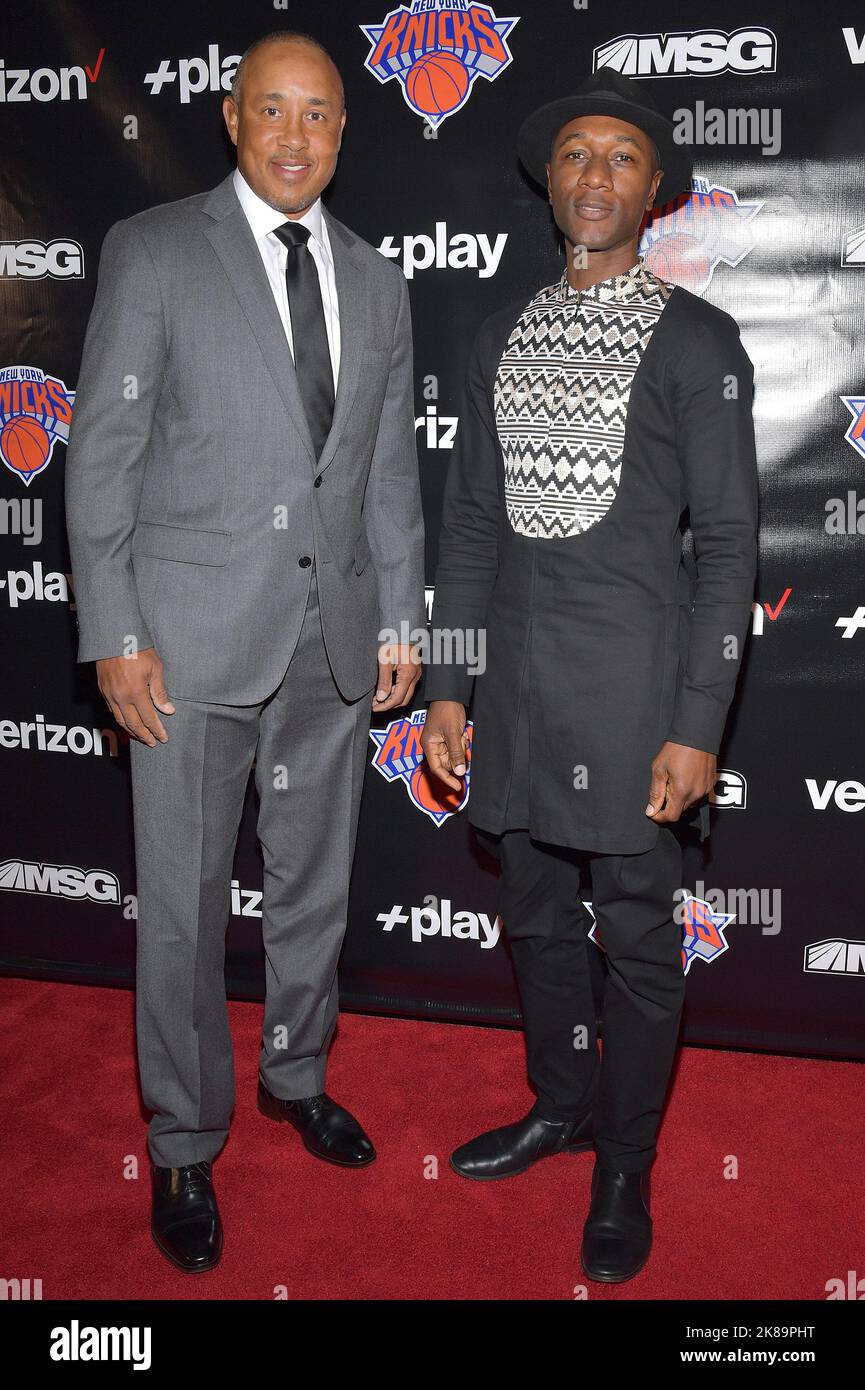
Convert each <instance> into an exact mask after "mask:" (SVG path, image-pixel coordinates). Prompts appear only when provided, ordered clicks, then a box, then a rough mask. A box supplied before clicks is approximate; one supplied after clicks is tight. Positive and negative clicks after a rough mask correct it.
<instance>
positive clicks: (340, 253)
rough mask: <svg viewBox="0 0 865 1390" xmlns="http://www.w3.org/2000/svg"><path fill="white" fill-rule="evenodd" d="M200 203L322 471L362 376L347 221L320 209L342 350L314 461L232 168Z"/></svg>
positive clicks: (358, 304)
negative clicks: (318, 455)
mask: <svg viewBox="0 0 865 1390" xmlns="http://www.w3.org/2000/svg"><path fill="white" fill-rule="evenodd" d="M203 209H204V211H205V212H206V213H207V214H208V215H209V216H210V217H211V218H213V219H214V220H213V222H212V224H211V225H210V226H209V227H207V228H206V229H205V235H206V236H207V238H208V240H209V241H210V243H211V245H212V246H213V249H214V251H215V252H216V254H217V256H218V257H219V259H220V261H221V262H222V267H223V269H224V271H225V273H226V275H227V276H228V278H229V280H230V282H231V285H232V288H233V289H234V292H235V294H236V295H237V298H238V300H239V302H240V306H241V308H242V309H243V312H244V313H245V315H246V317H247V319H248V321H249V325H250V327H251V329H252V331H253V333H254V334H255V337H256V339H257V341H258V345H259V347H260V348H261V353H262V356H263V357H264V360H265V363H266V365H267V369H268V371H269V372H270V374H271V376H272V377H273V381H274V384H275V386H276V389H277V390H278V391H279V394H280V396H281V397H282V400H283V402H284V404H285V407H286V409H287V410H288V412H289V414H290V415H291V418H292V420H293V421H294V423H295V426H296V427H297V431H298V434H299V435H300V438H301V440H302V441H303V444H304V447H305V448H306V450H307V453H308V454H309V457H310V461H311V462H312V464H313V466H314V470H315V472H319V473H320V472H322V471H323V470H324V469H325V468H326V467H327V465H328V464H329V463H330V462H331V460H332V459H333V456H334V454H335V452H336V449H337V445H338V444H339V440H340V437H341V435H342V432H343V429H344V428H345V423H346V421H347V419H348V416H349V410H350V407H351V403H352V401H353V399H354V396H355V393H356V391H357V383H358V379H359V376H360V367H361V359H362V355H363V343H364V338H365V322H366V315H365V304H364V295H363V287H364V281H363V275H362V274H361V268H360V263H359V261H358V259H357V258H356V256H355V254H354V252H353V249H352V248H353V243H354V237H353V236H352V235H351V233H350V232H349V230H348V228H347V227H344V226H343V224H342V223H341V222H338V221H337V220H336V218H334V217H331V215H330V213H328V212H327V211H326V209H324V208H323V209H322V212H323V215H324V217H325V218H326V220H327V229H328V235H329V239H330V248H331V254H332V255H333V264H334V279H335V281H336V293H337V299H338V301H339V329H340V353H339V374H338V377H337V388H336V395H335V398H334V408H333V421H332V423H331V428H330V433H329V434H328V437H327V439H326V441H325V444H324V448H323V449H322V454H321V459H320V460H319V461H318V463H317V464H316V459H315V454H314V451H313V444H312V436H311V435H310V432H309V425H308V423H307V419H306V411H305V410H304V406H303V400H302V398H301V395H300V391H299V389H298V385H297V374H296V372H295V369H294V360H293V358H292V355H291V350H290V348H289V346H288V340H287V338H286V336H285V330H284V329H283V326H282V320H281V319H280V317H279V311H278V309H277V307H276V304H275V302H274V298H273V294H272V292H271V288H270V282H269V280H268V278H267V272H266V271H265V269H264V266H263V264H262V260H261V255H260V253H259V250H258V246H257V245H256V241H255V237H254V236H253V234H252V229H251V227H250V225H249V223H248V221H247V220H246V215H245V213H244V211H243V208H242V207H241V206H240V203H239V201H238V198H237V194H236V193H235V191H234V184H233V175H232V174H229V175H228V176H227V178H225V179H223V181H222V183H220V184H218V185H217V186H216V188H214V189H213V190H212V191H211V193H210V195H209V196H208V198H207V199H206V200H205V202H204V204H203Z"/></svg>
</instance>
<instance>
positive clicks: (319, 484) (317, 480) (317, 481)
mask: <svg viewBox="0 0 865 1390" xmlns="http://www.w3.org/2000/svg"><path fill="white" fill-rule="evenodd" d="M313 487H321V474H319V476H318V477H317V478H316V480H315V482H314V483H313Z"/></svg>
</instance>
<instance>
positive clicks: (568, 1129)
mask: <svg viewBox="0 0 865 1390" xmlns="http://www.w3.org/2000/svg"><path fill="white" fill-rule="evenodd" d="M591 1148H592V1115H591V1111H589V1113H588V1114H587V1115H584V1116H582V1118H581V1119H579V1120H564V1121H562V1123H561V1124H559V1123H556V1121H554V1120H541V1119H539V1118H538V1116H537V1115H533V1114H531V1113H529V1114H528V1115H526V1117H525V1119H523V1120H517V1122H516V1124H512V1125H504V1126H502V1128H501V1129H490V1130H487V1132H486V1133H485V1134H479V1135H478V1137H477V1139H471V1140H470V1141H469V1143H468V1144H463V1145H461V1147H460V1148H458V1149H455V1150H454V1152H453V1153H452V1154H451V1157H450V1165H451V1167H452V1168H453V1170H454V1172H455V1173H459V1175H460V1177H463V1178H475V1179H477V1180H478V1181H481V1182H483V1181H489V1180H491V1179H493V1178H513V1177H516V1175H517V1173H524V1172H525V1171H526V1169H527V1168H531V1166H532V1164H533V1163H537V1161H538V1159H539V1158H547V1157H548V1156H549V1155H550V1154H558V1153H581V1152H582V1151H583V1150H584V1149H591Z"/></svg>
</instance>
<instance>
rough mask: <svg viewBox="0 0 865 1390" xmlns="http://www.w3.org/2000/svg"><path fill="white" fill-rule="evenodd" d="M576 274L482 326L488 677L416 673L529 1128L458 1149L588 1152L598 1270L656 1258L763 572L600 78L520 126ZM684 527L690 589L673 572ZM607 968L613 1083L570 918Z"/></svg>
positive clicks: (525, 1161)
mask: <svg viewBox="0 0 865 1390" xmlns="http://www.w3.org/2000/svg"><path fill="white" fill-rule="evenodd" d="M518 151H519V156H520V159H521V160H522V162H523V164H524V165H525V167H526V169H527V170H528V172H529V173H530V174H531V175H532V177H533V178H534V179H536V180H537V181H538V183H540V184H543V185H544V186H545V187H546V188H547V192H548V197H549V201H550V204H551V206H552V210H553V216H554V218H555V221H556V223H557V225H558V227H559V229H560V230H561V232H562V234H563V237H564V240H565V249H566V254H567V265H566V267H565V270H564V272H563V274H562V276H561V279H560V280H559V281H558V282H557V283H556V284H554V285H549V286H546V287H545V288H543V289H541V290H539V291H538V293H537V294H536V295H535V296H534V297H533V298H532V299H531V300H530V302H529V303H528V304H526V303H525V300H524V299H523V300H519V301H517V302H515V303H512V304H509V305H508V306H507V307H506V308H504V309H502V310H501V311H499V312H497V313H494V314H493V315H491V316H490V317H489V318H488V319H486V320H485V322H484V323H483V324H482V325H481V328H480V330H479V332H478V334H477V337H476V340H475V343H474V347H473V350H472V353H471V357H470V362H469V368H468V375H467V384H466V393H465V400H464V406H463V411H462V415H461V418H460V432H459V439H458V445H457V449H456V451H455V453H454V457H453V461H452V463H451V467H450V472H449V476H448V481H447V487H446V491H445V499H444V512H443V522H442V531H441V538H440V545H439V565H438V571H437V574H436V580H435V602H434V608H433V615H432V622H433V625H434V627H436V628H441V629H457V630H460V629H462V630H465V629H472V628H485V629H486V653H487V658H486V669H485V671H484V673H483V674H478V675H477V676H476V678H473V675H472V673H471V671H470V670H469V668H467V667H466V666H459V665H444V664H439V665H435V666H430V667H428V669H427V676H426V686H425V695H426V698H427V699H428V700H430V701H431V703H430V707H429V710H428V713H427V719H426V726H425V731H424V734H423V740H422V742H423V747H424V752H425V754H426V758H427V761H428V763H429V766H430V768H431V769H432V771H433V772H434V773H435V774H436V775H438V776H439V777H440V778H441V779H442V781H443V782H445V783H446V784H447V785H448V786H450V787H452V788H454V789H461V781H460V779H461V778H462V777H463V776H464V775H465V773H466V762H467V739H466V735H465V726H466V705H467V704H468V703H469V702H470V700H472V697H473V706H472V715H473V726H474V727H473V745H472V758H471V760H472V794H471V801H470V803H469V819H470V820H471V822H472V824H473V825H475V826H477V827H478V828H479V829H481V830H483V831H484V832H487V834H488V835H491V836H494V837H496V843H497V845H498V852H499V855H500V860H501V868H502V877H501V884H500V902H499V907H500V912H501V915H502V919H503V921H504V925H505V929H506V932H507V936H508V940H509V942H510V946H511V950H512V954H513V960H514V967H515V971H516V975H517V980H518V984H519V990H520V996H521V1001H522V1011H523V1020H524V1024H525V1034H526V1049H527V1055H528V1071H529V1078H530V1080H531V1082H532V1085H533V1087H534V1089H535V1091H536V1093H537V1101H536V1103H535V1105H534V1106H533V1107H532V1109H531V1111H530V1112H529V1114H528V1115H527V1116H526V1117H525V1118H524V1119H522V1120H520V1121H518V1122H517V1123H514V1124H508V1125H505V1126H504V1127H502V1128H499V1129H495V1130H493V1131H491V1132H489V1133H485V1134H481V1135H480V1136H479V1137H478V1138H476V1139H474V1140H472V1141H471V1142H469V1143H467V1144H464V1145H463V1146H462V1147H461V1148H459V1149H457V1150H456V1152H455V1153H454V1154H453V1155H452V1157H451V1165H452V1167H453V1168H455V1170H456V1171H457V1172H458V1173H461V1174H462V1175H463V1176H465V1177H468V1178H475V1179H493V1178H501V1177H507V1176H511V1175H513V1174H516V1173H520V1172H523V1171H524V1170H525V1169H526V1168H528V1167H529V1166H530V1165H531V1164H532V1163H534V1162H535V1161H536V1160H537V1159H539V1158H543V1157H545V1156H547V1155H549V1154H554V1153H559V1152H561V1151H563V1150H568V1151H575V1150H576V1151H579V1150H585V1149H591V1148H594V1149H595V1153H596V1158H595V1167H594V1172H593V1177H592V1199H591V1207H590V1211H589V1215H588V1219H587V1221H586V1224H585V1229H584V1235H583V1244H582V1251H581V1257H582V1263H583V1268H584V1270H585V1272H586V1274H587V1275H588V1276H589V1277H590V1278H592V1279H597V1280H600V1281H603V1282H620V1281H622V1280H625V1279H629V1278H631V1277H632V1276H633V1275H634V1274H636V1273H637V1272H638V1270H640V1269H642V1267H643V1265H644V1264H645V1263H646V1260H647V1259H648V1257H649V1251H650V1248H651V1240H652V1220H651V1216H650V1212H649V1168H650V1166H651V1164H652V1162H653V1161H654V1158H655V1154H656V1137H657V1129H658V1123H659V1120H660V1114H661V1109H662V1105H663V1101H664V1096H665V1093H666V1089H667V1084H668V1081H669V1075H670V1070H671V1067H672V1063H673V1058H674V1053H675V1048H676V1041H677V1036H678V1030H679V1022H680V1017H681V1010H682V1004H683V999H684V993H685V984H684V976H683V968H682V930H681V925H680V922H681V917H680V913H679V912H677V910H676V909H677V906H678V905H679V903H680V901H681V898H682V892H681V873H682V847H681V844H680V842H679V840H678V838H677V837H676V835H675V834H674V832H673V831H672V830H671V828H670V826H671V825H672V824H673V823H674V822H676V821H678V820H679V818H680V816H681V815H682V813H683V811H685V810H686V809H687V808H689V807H692V806H693V807H698V820H699V824H700V826H701V831H702V833H701V836H700V838H701V839H703V838H705V836H706V834H707V833H708V806H707V804H706V798H707V796H708V794H709V792H710V791H711V790H712V788H713V786H714V784H715V781H716V777H717V765H716V754H717V751H718V747H719V744H720V740H721V736H722V733H723V730H724V724H725V721H726V716H727V711H728V708H729V705H730V702H731V700H732V697H733V692H734V688H735V685H736V680H737V677H738V673H739V669H740V665H741V658H742V648H743V643H744V640H745V636H746V632H747V629H748V623H749V618H750V609H751V600H752V596H753V588H754V580H755V574H756V567H757V519H758V499H757V467H756V459H755V448H754V431H753V422H752V416H751V400H752V384H753V368H752V364H751V362H750V359H749V358H748V356H747V354H746V352H745V350H744V348H743V347H742V344H741V342H740V339H739V330H738V327H737V324H736V322H735V320H734V319H732V318H731V317H730V315H729V314H726V313H724V312H723V311H722V310H720V309H718V308H716V307H714V306H713V305H711V304H709V303H707V302H706V301H704V300H702V299H700V298H698V297H697V296H695V295H693V294H691V293H689V292H688V291H687V290H685V289H683V288H682V287H680V286H675V285H673V284H671V283H669V282H667V281H664V280H661V279H659V278H658V277H656V276H655V275H653V274H651V273H650V271H649V270H648V269H647V267H646V266H644V264H643V263H642V261H641V260H640V259H639V257H638V255H637V245H638V239H639V233H640V228H641V224H642V222H643V219H644V217H645V215H646V213H647V212H648V211H649V209H651V208H652V207H653V206H658V207H661V206H663V205H664V204H666V203H669V202H671V201H672V200H673V199H675V198H676V197H678V196H680V195H682V194H684V193H686V192H687V191H688V189H689V186H690V174H691V164H690V159H689V156H688V153H687V151H686V150H685V149H684V148H683V147H681V146H679V145H677V144H676V143H675V141H674V139H673V127H672V124H671V122H670V121H668V120H666V119H665V118H664V117H662V116H661V115H660V114H659V113H658V111H657V110H656V108H655V107H654V104H653V103H651V101H650V99H648V98H647V97H646V94H645V88H644V87H643V86H642V85H641V84H637V83H636V82H633V81H631V80H630V79H628V78H625V77H621V76H620V75H619V74H618V73H614V72H611V71H610V70H608V69H604V70H602V71H600V72H598V73H596V74H595V75H594V76H593V77H592V78H590V79H589V80H588V81H587V82H586V83H584V84H583V86H582V87H581V89H580V90H579V92H578V93H577V94H576V95H575V96H573V97H570V98H566V99H564V100H561V101H555V102H552V103H550V104H549V105H546V106H544V107H542V108H541V109H540V110H538V111H536V112H535V113H534V114H533V115H532V116H530V117H529V118H528V120H527V121H525V123H524V124H523V126H522V128H521V130H520V133H519V140H518ZM686 509H687V512H688V517H689V522H690V528H691V531H692V533H693V539H694V548H695V553H696V573H695V574H694V573H693V572H691V571H689V570H688V569H687V568H686V567H685V565H684V564H683V554H684V552H683V514H684V512H685V510H686ZM581 870H582V871H585V870H589V871H590V873H591V889H592V892H591V903H592V913H593V916H594V919H595V923H596V925H597V936H598V937H599V940H600V945H601V946H602V948H603V952H604V959H605V960H606V967H607V968H606V971H605V984H604V990H603V998H602V999H601V1000H600V1001H599V1003H600V1013H601V1018H602V1022H603V1062H602V1063H601V1060H600V1057H599V1051H598V1046H597V1038H596V1029H595V1019H596V1007H595V1000H594V998H593V991H592V982H591V971H590V959H589V952H590V951H591V950H593V949H594V947H593V946H592V945H591V944H590V943H589V941H588V939H587V932H588V930H589V929H590V927H591V924H592V919H591V917H590V916H589V914H588V912H587V911H586V908H585V906H584V904H583V902H582V900H581V895H580V890H581V884H582V877H581Z"/></svg>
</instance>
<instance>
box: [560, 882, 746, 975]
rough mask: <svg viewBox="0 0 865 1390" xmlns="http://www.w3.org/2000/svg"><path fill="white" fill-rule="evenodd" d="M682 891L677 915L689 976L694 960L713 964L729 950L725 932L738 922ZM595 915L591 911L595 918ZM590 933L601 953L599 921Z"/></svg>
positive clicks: (602, 944) (700, 899)
mask: <svg viewBox="0 0 865 1390" xmlns="http://www.w3.org/2000/svg"><path fill="white" fill-rule="evenodd" d="M682 892H683V893H684V894H685V896H684V897H683V899H682V902H681V904H680V905H679V906H678V907H677V908H676V916H677V920H680V921H681V923H682V974H683V975H687V973H688V971H689V970H690V969H691V966H692V965H693V964H694V961H695V960H704V961H706V963H707V964H710V963H711V962H712V961H713V960H717V959H718V956H722V955H723V954H724V952H725V951H728V950H729V949H730V943H729V941H727V939H726V938H725V936H724V931H725V929H726V928H727V927H728V926H729V925H730V923H731V922H733V921H735V913H733V912H716V911H715V909H714V908H713V907H712V906H711V904H710V903H707V902H706V900H705V898H695V897H694V895H693V894H692V893H689V892H688V891H687V889H683V890H682ZM586 907H589V908H590V907H591V903H586ZM594 915H595V914H594V912H592V916H593V917H594ZM587 934H588V936H590V937H591V939H592V941H594V942H595V944H596V945H598V946H600V947H601V950H603V949H604V943H603V940H602V939H601V934H600V932H599V931H598V923H597V920H596V921H595V922H593V924H592V926H591V927H590V928H589V931H588V933H587Z"/></svg>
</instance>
